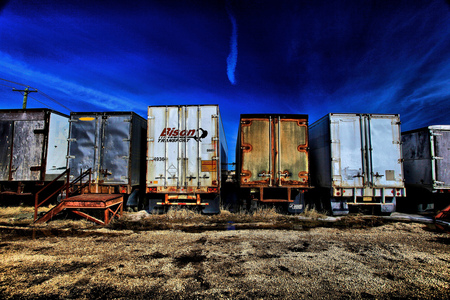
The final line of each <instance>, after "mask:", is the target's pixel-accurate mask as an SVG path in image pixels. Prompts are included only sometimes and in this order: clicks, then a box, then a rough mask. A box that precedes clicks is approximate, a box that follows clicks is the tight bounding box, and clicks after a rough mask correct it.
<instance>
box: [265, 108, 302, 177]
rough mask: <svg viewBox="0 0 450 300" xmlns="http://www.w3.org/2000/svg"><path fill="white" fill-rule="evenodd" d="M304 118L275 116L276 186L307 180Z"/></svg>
mask: <svg viewBox="0 0 450 300" xmlns="http://www.w3.org/2000/svg"><path fill="white" fill-rule="evenodd" d="M307 127H308V125H307V123H306V120H298V119H283V118H280V117H278V118H275V120H274V136H275V137H276V139H275V141H276V147H275V149H276V150H277V152H276V159H275V166H274V168H275V169H274V170H273V171H274V172H273V174H276V177H275V180H276V184H275V185H277V186H282V185H283V186H290V185H299V184H300V185H302V184H307V182H308V169H309V167H308V150H307V148H308V136H307Z"/></svg>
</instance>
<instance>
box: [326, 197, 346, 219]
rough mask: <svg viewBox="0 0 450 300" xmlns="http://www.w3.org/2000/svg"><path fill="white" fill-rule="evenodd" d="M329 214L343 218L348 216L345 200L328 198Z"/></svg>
mask: <svg viewBox="0 0 450 300" xmlns="http://www.w3.org/2000/svg"><path fill="white" fill-rule="evenodd" d="M330 203H331V214H332V215H333V216H343V215H347V214H348V204H347V201H345V199H343V198H341V199H336V198H330Z"/></svg>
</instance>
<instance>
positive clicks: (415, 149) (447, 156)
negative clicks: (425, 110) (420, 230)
mask: <svg viewBox="0 0 450 300" xmlns="http://www.w3.org/2000/svg"><path fill="white" fill-rule="evenodd" d="M402 148H403V158H404V168H405V184H406V186H407V188H408V190H411V191H413V194H411V193H410V196H413V195H414V196H415V197H412V198H415V199H413V201H412V203H414V206H415V205H417V206H416V207H415V208H414V209H416V208H417V210H418V211H427V210H433V209H434V208H435V204H436V203H435V202H436V201H438V200H439V199H442V200H444V202H446V203H442V205H448V204H450V125H434V126H428V127H424V128H420V129H415V130H411V131H407V132H403V133H402ZM445 199H446V201H445ZM440 208H442V207H440Z"/></svg>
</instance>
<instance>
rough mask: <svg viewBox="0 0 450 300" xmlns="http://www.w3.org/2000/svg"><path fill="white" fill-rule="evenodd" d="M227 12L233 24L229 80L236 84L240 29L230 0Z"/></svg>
mask: <svg viewBox="0 0 450 300" xmlns="http://www.w3.org/2000/svg"><path fill="white" fill-rule="evenodd" d="M226 8H227V13H228V17H229V18H230V21H231V25H232V26H233V28H232V31H231V38H230V54H229V55H228V57H227V75H228V80H230V82H231V84H236V77H235V72H236V64H237V57H238V29H237V21H236V18H235V16H234V15H233V11H232V9H231V4H230V2H229V1H227V5H226Z"/></svg>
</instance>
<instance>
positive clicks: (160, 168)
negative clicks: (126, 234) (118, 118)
mask: <svg viewBox="0 0 450 300" xmlns="http://www.w3.org/2000/svg"><path fill="white" fill-rule="evenodd" d="M226 169H227V143H226V139H225V133H224V130H223V125H222V119H221V116H220V112H219V106H218V105H179V106H149V107H148V139H147V176H146V177H147V183H146V185H147V195H148V197H149V211H153V210H157V211H159V210H161V208H164V207H169V206H173V205H193V206H197V207H202V208H203V212H204V213H218V212H220V191H221V184H222V171H224V170H226Z"/></svg>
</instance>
